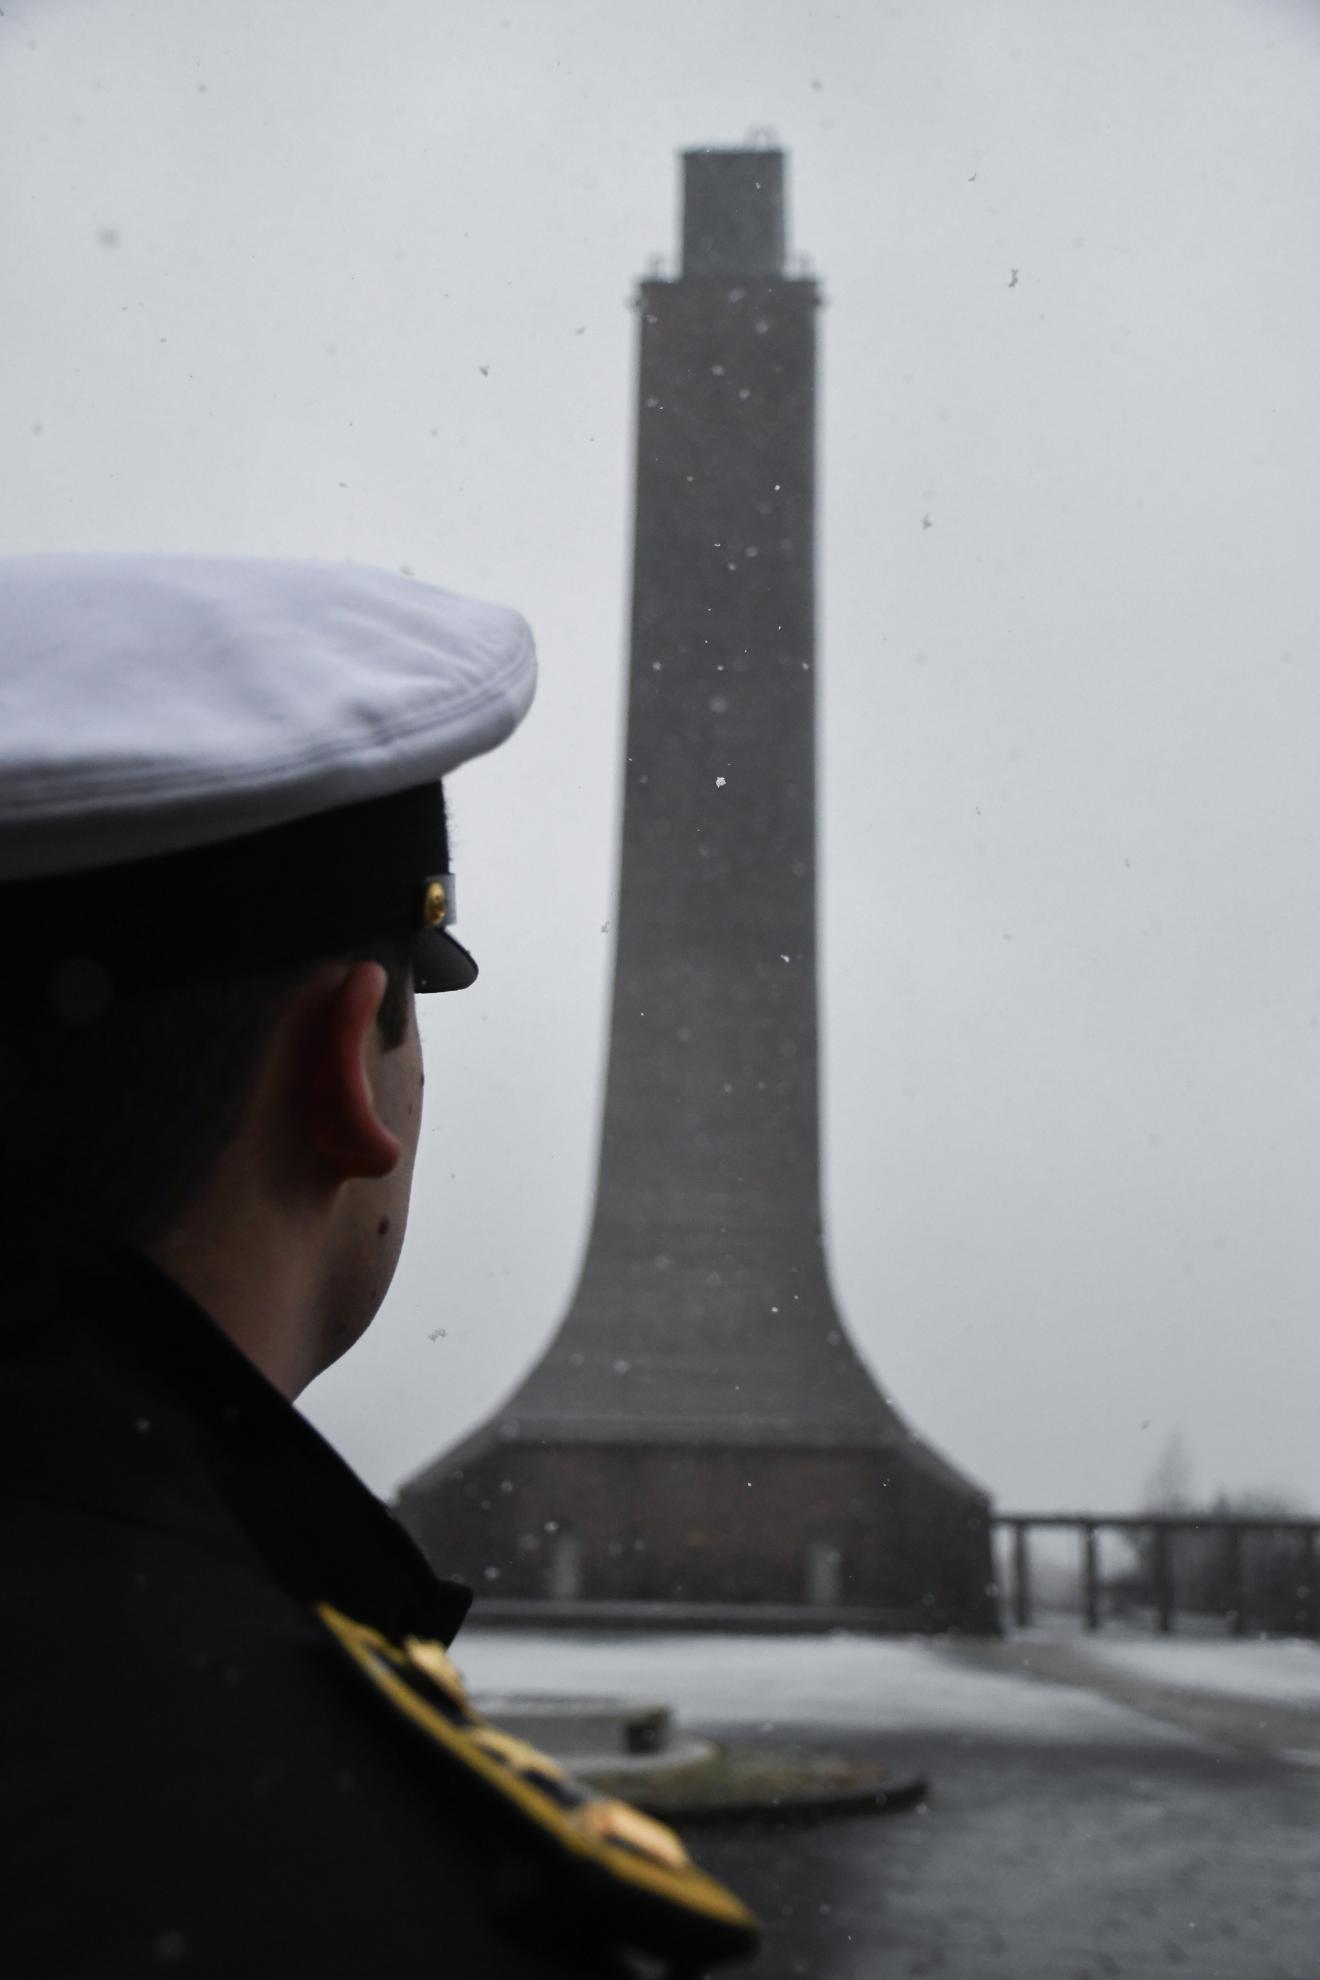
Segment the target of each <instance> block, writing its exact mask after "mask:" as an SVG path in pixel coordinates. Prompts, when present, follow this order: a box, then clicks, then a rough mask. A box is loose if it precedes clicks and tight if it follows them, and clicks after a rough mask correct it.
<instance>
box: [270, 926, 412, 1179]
mask: <svg viewBox="0 0 1320 1980" xmlns="http://www.w3.org/2000/svg"><path fill="white" fill-rule="evenodd" d="M332 967H333V973H332V974H329V975H323V974H321V973H318V977H317V980H316V981H315V982H314V983H313V984H312V985H310V986H309V987H308V990H307V991H306V993H305V998H306V1003H305V1006H304V1009H303V1012H302V1016H303V1020H304V1021H303V1023H302V1025H301V1027H300V1034H299V1039H298V1049H297V1051H296V1053H295V1055H294V1065H295V1067H296V1074H295V1077H296V1081H297V1086H298V1093H297V1096H296V1099H297V1106H298V1111H299V1115H300V1117H301V1119H302V1120H303V1122H304V1123H305V1124H306V1129H307V1130H308V1137H307V1138H308V1139H309V1140H310V1142H311V1144H312V1146H313V1147H314V1148H315V1150H316V1152H317V1153H318V1154H319V1155H320V1156H321V1157H322V1159H323V1160H324V1161H325V1162H326V1164H327V1165H328V1167H329V1169H330V1170H331V1173H332V1174H333V1176H334V1179H335V1180H336V1181H338V1182H352V1181H355V1180H357V1179H359V1178H367V1177H376V1176H387V1175H388V1174H389V1173H390V1171H391V1169H393V1168H394V1167H395V1165H396V1164H397V1162H398V1160H399V1156H400V1154H401V1152H402V1149H401V1145H400V1142H399V1138H398V1136H397V1135H396V1134H395V1133H394V1132H393V1131H392V1130H391V1129H390V1128H389V1127H388V1126H387V1125H386V1123H385V1122H384V1120H382V1118H381V1115H380V1113H379V1111H378V1107H377V1099H376V1070H377V1067H378V1066H379V1062H380V1054H381V1051H382V1049H383V1047H382V1045H381V1042H380V1033H379V1032H378V1030H377V1028H376V1016H377V1013H378V1012H379V1010H380V1006H381V1001H382V999H383V998H384V995H385V990H386V985H387V981H388V979H387V977H386V975H385V971H384V969H383V968H382V967H381V965H380V964H379V963H375V962H359V963H350V964H348V965H346V966H345V965H342V964H341V965H336V966H332Z"/></svg>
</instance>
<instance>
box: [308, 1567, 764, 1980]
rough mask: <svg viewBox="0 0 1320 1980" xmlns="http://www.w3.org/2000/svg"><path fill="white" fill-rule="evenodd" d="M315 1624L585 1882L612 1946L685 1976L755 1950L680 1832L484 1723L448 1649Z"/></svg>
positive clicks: (324, 1613)
mask: <svg viewBox="0 0 1320 1980" xmlns="http://www.w3.org/2000/svg"><path fill="white" fill-rule="evenodd" d="M316 1613H317V1615H318V1616H319V1617H320V1619H321V1621H322V1622H323V1623H324V1624H325V1627H326V1628H327V1629H328V1630H329V1632H330V1635H331V1637H332V1638H333V1640H334V1641H335V1643H337V1644H338V1646H339V1648H340V1649H341V1650H342V1651H343V1652H344V1653H345V1654H346V1656H347V1657H348V1659H349V1661H350V1663H351V1664H352V1665H353V1666H354V1667H355V1669H357V1670H358V1671H359V1672H361V1673H362V1675H363V1676H364V1677H366V1678H367V1679H368V1680H369V1681H370V1683H371V1685H372V1686H373V1688H374V1689H375V1691H376V1692H377V1693H378V1695H379V1696H380V1697H381V1698H382V1699H383V1700H385V1701H386V1702H387V1703H388V1704H390V1705H391V1706H392V1707H393V1708H394V1710H395V1711H396V1712H398V1713H400V1714H401V1715H402V1717H403V1718H404V1719H406V1720H407V1721H408V1722H409V1724H410V1725H412V1726H413V1727H414V1728H415V1729H416V1730H417V1731H418V1732H420V1733H422V1734H424V1735H425V1736H426V1737H427V1738H428V1739H429V1740H430V1741H431V1742H432V1743H433V1744H434V1745H435V1746H437V1747H439V1748H440V1749H441V1751H442V1752H444V1753H445V1754H446V1755H447V1756H448V1757H449V1759H450V1760H452V1761H454V1762H457V1764H458V1765H459V1766H461V1767H462V1768H463V1769H464V1770H465V1771H466V1772H467V1773H468V1775H469V1776H472V1777H474V1778H475V1780H476V1781H477V1782H479V1783H480V1784H481V1786H482V1787H484V1788H485V1789H486V1790H487V1791H488V1792H490V1793H493V1794H494V1795H495V1796H497V1797H499V1798H500V1800H501V1801H502V1802H503V1803H504V1804H506V1805H507V1807H508V1808H509V1809H510V1810H511V1811H512V1812H513V1813H515V1814H516V1815H517V1816H518V1817H519V1818H520V1819H521V1822H522V1824H523V1825H524V1826H525V1827H526V1828H528V1829H529V1830H531V1831H532V1832H534V1834H535V1836H536V1837H537V1839H538V1840H539V1841H540V1842H541V1843H543V1844H546V1843H548V1844H550V1845H552V1846H553V1847H554V1848H555V1850H556V1852H557V1853H558V1856H559V1859H560V1861H561V1863H562V1865H563V1867H564V1869H565V1871H568V1872H570V1873H571V1874H573V1875H574V1876H575V1877H576V1878H578V1879H584V1878H585V1880H586V1881H587V1883H588V1884H589V1885H590V1887H591V1888H590V1890H589V1892H584V1893H583V1895H584V1896H585V1897H588V1898H589V1901H590V1903H591V1905H592V1906H593V1915H596V1916H597V1917H598V1918H599V1922H600V1925H601V1927H602V1931H603V1932H604V1933H607V1934H608V1935H609V1937H610V1938H611V1939H612V1940H613V1941H614V1942H616V1943H618V1944H620V1945H624V1946H627V1947H628V1948H629V1949H631V1950H634V1951H637V1952H642V1953H653V1954H660V1955H662V1956H666V1957H669V1958H673V1959H676V1960H678V1961H680V1962H681V1963H682V1965H683V1966H684V1968H685V1969H690V1968H691V1967H692V1966H693V1965H706V1964H709V1963H710V1962H711V1961H713V1960H719V1959H730V1958H733V1957H735V1956H736V1955H737V1954H739V1953H745V1952H749V1951H750V1950H751V1949H752V1948H753V1947H754V1946H755V1945H756V1943H757V1940H758V1938H759V1936H760V1928H759V1926H758V1924H757V1921H756V1919H755V1917H754V1916H753V1914H752V1913H751V1912H750V1911H749V1910H748V1909H747V1907H746V1905H745V1904H743V1902H742V1901H741V1899H740V1898H737V1897H735V1896H734V1894H733V1892H732V1891H728V1890H726V1889H725V1888H724V1886H723V1885H722V1884H719V1883H716V1881H715V1879H714V1878H713V1877H708V1876H707V1875H706V1873H705V1871H704V1870H702V1869H700V1868H699V1866H698V1865H697V1864H695V1863H694V1862H693V1861H692V1858H691V1857H690V1856H689V1855H688V1853H687V1850H686V1849H685V1848H684V1846H683V1844H682V1842H681V1841H680V1839H679V1837H678V1836H676V1835H675V1834H674V1832H673V1830H672V1829H668V1828H666V1827H665V1826H664V1824H663V1823H662V1822H657V1821H655V1820H654V1819H653V1818H652V1817H651V1816H649V1815H643V1814H642V1812H641V1811H640V1809H637V1808H632V1807H630V1806H629V1805H628V1803H627V1802H624V1801H616V1800H614V1799H612V1798H611V1797H608V1796H605V1795H601V1794H598V1793H597V1792H596V1790H595V1789H594V1788H591V1787H588V1786H587V1785H586V1784H585V1782H582V1781H579V1780H575V1779H574V1777H573V1776H572V1775H571V1774H569V1773H568V1772H567V1770H566V1769H565V1768H564V1767H562V1766H561V1765H560V1764H559V1762H558V1761H557V1760H552V1759H551V1758H550V1757H549V1755H548V1754H545V1753H541V1752H538V1750H537V1749H536V1747H534V1746H529V1745H528V1744H527V1742H526V1741H525V1740H521V1739H516V1738H514V1737H513V1736H512V1735H511V1734H509V1733H505V1732H501V1731H500V1730H499V1728H498V1727H497V1726H493V1725H491V1723H490V1722H489V1720H487V1719H483V1718H482V1716H481V1714H480V1713H479V1712H477V1711H475V1710H474V1708H473V1706H472V1704H471V1702H470V1700H469V1698H468V1695H467V1691H466V1689H465V1687H464V1684H463V1679H462V1677H461V1676H460V1674H459V1671H458V1669H457V1666H456V1665H455V1664H454V1662H453V1660H452V1658H451V1657H450V1655H449V1653H448V1651H447V1650H446V1649H444V1647H443V1646H442V1645H441V1644H439V1643H432V1642H426V1641H423V1640H422V1639H420V1638H418V1637H414V1636H406V1637H405V1638H404V1639H403V1642H402V1643H401V1644H395V1643H391V1642H390V1641H389V1640H388V1638H386V1637H384V1636H382V1635H381V1633H380V1632H379V1630H375V1629H371V1628H369V1627H368V1626H367V1625H366V1624H365V1623H359V1622H354V1621H352V1620H351V1618H350V1617H348V1616H345V1615H341V1613H340V1612H339V1610H338V1609H334V1608H332V1607H331V1606H330V1604H329V1603H328V1602H322V1603H320V1604H318V1606H317V1610H316Z"/></svg>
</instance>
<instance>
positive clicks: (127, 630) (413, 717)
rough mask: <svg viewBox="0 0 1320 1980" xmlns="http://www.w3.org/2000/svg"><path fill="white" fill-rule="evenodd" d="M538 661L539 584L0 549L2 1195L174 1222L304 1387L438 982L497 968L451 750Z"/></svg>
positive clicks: (30, 1224)
mask: <svg viewBox="0 0 1320 1980" xmlns="http://www.w3.org/2000/svg"><path fill="white" fill-rule="evenodd" d="M533 669H534V658H533V653H532V648H531V642H530V637H529V635H528V634H527V630H526V627H525V626H524V625H523V623H522V621H521V620H519V619H518V618H517V616H516V614H512V613H508V612H505V611H503V610H501V609H500V608H498V607H489V606H476V605H472V604H470V603H469V602H468V601H465V600H461V599H456V598H454V597H453V596H452V594H449V593H444V592H437V591H434V590H433V589H431V588H430V587H427V586H423V585H418V584H414V583H410V582H408V581H405V580H402V579H396V578H391V577H388V576H385V575H383V574H380V573H374V572H356V571H344V570H336V569H328V568H327V569H322V568H318V567H315V566H301V565H294V566H282V565H272V564H255V563H245V562H243V563H237V562H236V563H229V562H227V561H224V560H210V559H183V560H173V559H135V558H126V559H114V558H93V559H79V558H72V559H68V558H65V559H19V560H14V561H13V562H11V563H8V564H6V563H4V562H0V693H3V694H4V696H5V700H6V705H7V706H12V707H13V708H14V709H15V710H16V711H17V716H16V720H15V721H14V722H13V723H12V724H10V726H9V728H8V730H7V731H6V733H5V734H4V736H3V737H0V913H3V915H4V919H5V923H6V925H7V928H8V933H9V942H8V945H7V946H8V953H9V957H10V965H9V970H8V974H7V978H6V980H5V981H4V982H3V983H2V984H0V1018H3V1031H2V1033H0V1206H3V1207H0V1222H3V1223H6V1224H8V1226H9V1228H10V1231H11V1232H12V1231H13V1230H14V1229H15V1228H18V1227H22V1228H35V1229H38V1230H40V1231H41V1232H42V1233H43V1234H44V1241H46V1242H48V1243H50V1242H57V1241H58V1237H57V1234H58V1233H59V1232H61V1231H65V1232H67V1231H69V1230H77V1231H93V1232H96V1233H98V1234H103V1235H108V1236H110V1237H112V1238H114V1239H117V1240H119V1241H122V1242H127V1243H130V1244H133V1245H136V1246H138V1247H140V1248H142V1249H144V1250H146V1251H148V1252H150V1253H151V1254H153V1255H154V1256H156V1257H157V1258H158V1260H159V1261H160V1262H161V1263H162V1264H164V1265H165V1266H166V1268H167V1269H169V1270H171V1271H173V1272H174V1273H175V1275H176V1276H177V1277H179V1278H180V1280H181V1281H182V1282H183V1283H184V1284H185V1285H187V1286H188V1287H189V1289H190V1290H192V1291H193V1292H194V1293H195V1294H196V1295H197V1296H198V1297H199V1298H200V1299H201V1301H202V1303H203V1304H204V1305H206V1306H207V1307H208V1308H209V1310H210V1311H211V1312H212V1314H213V1317H215V1318H216V1319H218V1320H219V1321H220V1323H221V1324H222V1325H223V1326H225V1327H226V1329H227V1331H229V1332H230V1333H231V1334H232V1335H233V1336H234V1338H236V1339H237V1340H238V1341H239V1343H240V1345H242V1346H244V1347H245V1348H246V1349H247V1351H248V1352H249V1353H250V1354H251V1355H252V1357H253V1359H255V1360H257V1361H258V1363H259V1365H261V1366H263V1367H264V1368H265V1369H266V1372H267V1373H269V1374H271V1375H272V1377H273V1378H274V1379H275V1380H276V1381H278V1382H279V1383H280V1384H281V1386H283V1387H285V1388H286V1389H287V1390H289V1391H290V1392H293V1391H295V1390H296V1389H297V1388H299V1387H301V1386H302V1384H303V1383H304V1382H305V1381H306V1380H308V1379H310V1376H311V1375H312V1374H314V1373H316V1372H317V1371H318V1369H319V1368H320V1367H322V1366H324V1365H325V1364H326V1363H327V1362H328V1361H329V1360H332V1359H333V1358H334V1357H335V1355H336V1354H337V1353H340V1352H342V1351H343V1349H344V1348H345V1347H346V1346H348V1345H349V1344H350V1343H351V1341H352V1339H354V1338H356V1336H357V1334H358V1333H360V1332H361V1330H362V1328H363V1327H364V1326H365V1325H366V1324H367V1322H368V1321H369V1320H370V1318H371V1316H372V1314H373V1313H374V1311H375V1309H376V1307H377V1306H378V1305H379V1302H380V1299H381V1298H382V1297H383V1295H384V1291H385V1288H386V1287H387V1286H388V1284H389V1279H390V1275H391V1273H392V1271H393V1268H394V1264H395V1261H396V1259H397V1256H398V1250H399V1245H400V1242H401V1240H402V1235H403V1228H404V1223H405V1219H406V1215H407V1208H408V1194H409V1188H410V1183H411V1175H412V1164H413V1158H414V1155H415V1152H416V1146H417V1135H418V1129H419V1125H420V1108H421V1060H420V1046H419V1043H418V1036H417V1026H416V1018H415V1013H414V1008H413V995H414V988H415V987H416V988H420V989H427V990H430V989H451V988H460V987H465V986H466V985H467V984H468V983H470V982H471V981H472V979H473V977H474V976H475V973H476V971H475V965H474V964H473V963H472V961H471V958H470V957H468V956H467V955H466V952H465V951H463V950H461V949H460V948H459V947H458V945H457V944H456V943H455V942H454V941H453V938H452V936H451V935H450V934H449V932H448V929H449V924H450V923H451V922H452V919H453V896H454V886H453V877H452V874H451V872H450V870H449V867H450V862H449V853H448V840H447V831H446V825H445V818H444V807H443V800H442V797H441V793H440V787H439V783H438V781H437V780H438V778H439V776H440V775H441V774H443V773H444V772H445V771H447V770H448V769H450V768H452V767H454V766H455V764H457V763H459V762H462V761H464V760H465V759H466V758H467V757H468V756H471V755H473V754H476V753H478V752H479V751H480V750H481V749H484V748H489V747H491V746H492V745H493V743H494V742H496V741H498V740H499V739H500V738H501V736H502V735H504V734H507V733H508V731H509V730H510V729H511V728H512V727H513V726H514V724H515V723H516V721H517V720H518V719H519V718H520V716H521V714H522V713H523V712H524V711H525V708H526V706H527V704H528V702H529V700H530V696H531V688H532V680H533ZM336 799H337V800H338V801H335V800H336Z"/></svg>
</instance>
